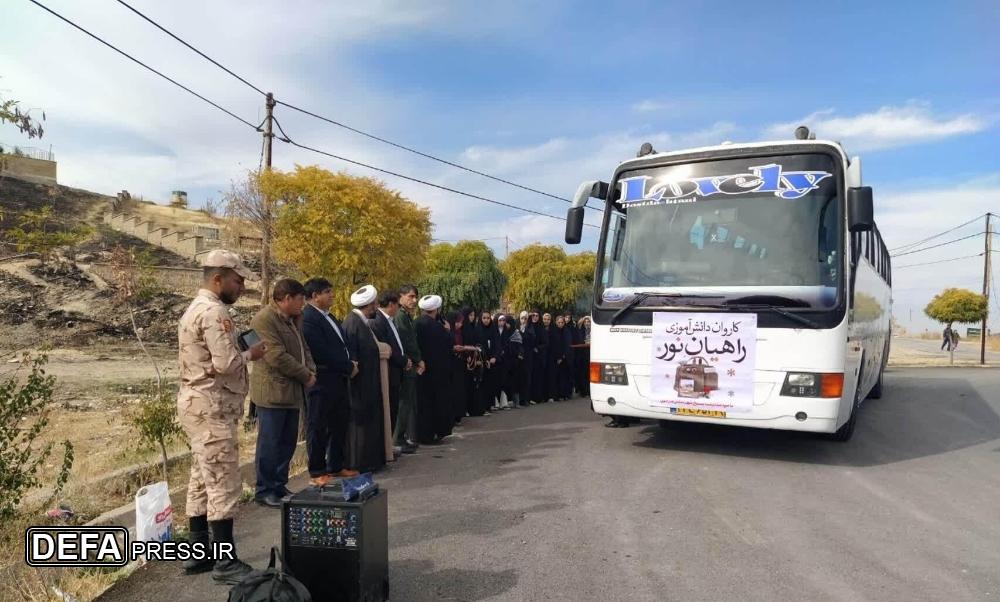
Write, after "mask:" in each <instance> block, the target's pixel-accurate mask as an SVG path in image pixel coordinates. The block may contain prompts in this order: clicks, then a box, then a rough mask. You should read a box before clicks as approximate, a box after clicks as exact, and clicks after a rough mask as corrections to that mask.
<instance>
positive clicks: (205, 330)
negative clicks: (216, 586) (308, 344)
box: [177, 250, 264, 584]
mask: <svg viewBox="0 0 1000 602" xmlns="http://www.w3.org/2000/svg"><path fill="white" fill-rule="evenodd" d="M202 268H203V270H204V282H203V285H202V289H201V290H199V291H198V296H197V297H195V299H194V301H192V302H191V305H190V306H188V308H187V311H185V312H184V315H183V316H182V317H181V320H180V323H179V324H178V329H177V331H178V342H179V355H178V360H179V364H180V378H181V385H180V392H179V393H178V395H177V414H178V418H179V419H180V423H181V426H182V427H183V428H184V430H185V432H187V435H188V437H189V438H190V440H191V480H190V482H189V483H188V495H187V515H188V517H189V525H190V530H191V538H190V541H191V543H202V544H204V545H206V547H207V545H208V543H209V535H210V534H211V540H213V541H216V542H227V543H230V544H231V543H233V514H234V513H235V509H236V503H237V501H238V500H239V496H240V492H241V490H242V481H241V479H240V472H239V448H238V438H237V433H238V425H239V422H240V418H241V417H242V415H243V401H244V399H245V397H246V394H247V390H248V380H247V364H248V363H249V362H251V361H255V360H258V359H260V358H261V357H263V355H264V345H263V344H257V345H255V346H253V347H251V348H250V349H248V350H246V351H243V352H241V351H240V349H239V345H238V344H237V333H236V330H235V329H234V327H233V320H232V317H231V316H230V314H229V309H228V308H227V305H232V304H233V303H236V300H237V299H239V297H240V295H241V294H242V293H243V287H244V279H246V278H249V277H251V276H252V273H251V272H250V270H248V269H247V268H246V266H244V265H243V261H242V260H241V259H240V257H239V255H236V254H235V253H231V252H229V251H223V250H216V251H211V252H210V253H208V254H207V255H206V256H205V258H204V260H203V261H202ZM234 549H235V548H234ZM208 570H212V578H213V579H214V580H215V581H217V582H220V583H228V584H233V583H237V582H238V581H239V580H240V579H241V578H242V577H244V576H245V575H246V574H247V573H249V572H250V570H251V568H250V566H249V565H247V564H246V563H244V562H242V561H240V560H238V559H237V558H236V555H235V553H234V554H233V558H232V559H228V560H222V559H220V560H218V561H214V560H211V559H208V560H201V561H199V560H193V559H192V560H188V561H185V563H184V571H185V573H188V574H194V573H202V572H205V571H208Z"/></svg>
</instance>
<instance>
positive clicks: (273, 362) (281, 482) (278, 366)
mask: <svg viewBox="0 0 1000 602" xmlns="http://www.w3.org/2000/svg"><path fill="white" fill-rule="evenodd" d="M305 294H306V289H305V287H304V286H302V283H300V282H299V281H297V280H292V279H291V278H285V279H282V280H279V281H277V282H276V283H274V290H273V291H272V293H271V302H270V303H268V304H267V305H265V306H264V307H262V308H261V309H260V311H258V312H257V315H255V316H254V317H253V320H251V321H250V326H251V327H252V328H253V329H254V330H255V331H256V332H257V334H258V335H259V336H260V338H261V340H262V341H264V343H265V344H266V345H267V352H266V353H265V354H264V360H263V361H262V362H260V363H259V364H258V365H257V366H256V367H255V368H254V371H253V373H252V374H251V375H250V396H251V398H252V399H253V400H254V404H256V406H257V453H256V456H255V459H254V465H255V468H256V471H257V489H256V492H255V494H254V499H255V501H256V502H257V503H258V504H261V505H264V506H269V507H272V508H280V507H281V498H283V497H284V496H286V495H289V494H290V493H291V492H290V491H289V490H288V487H287V485H288V468H289V465H290V464H291V462H292V456H293V455H294V454H295V445H296V442H297V441H298V434H299V418H300V416H299V413H300V411H301V410H302V409H304V408H305V404H306V391H307V390H308V389H310V388H312V386H313V385H315V384H316V364H315V363H313V358H312V354H310V353H309V346H308V345H306V342H305V338H304V337H303V336H302V311H303V309H304V307H305V303H306V297H305Z"/></svg>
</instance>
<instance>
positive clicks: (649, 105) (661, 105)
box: [632, 98, 674, 113]
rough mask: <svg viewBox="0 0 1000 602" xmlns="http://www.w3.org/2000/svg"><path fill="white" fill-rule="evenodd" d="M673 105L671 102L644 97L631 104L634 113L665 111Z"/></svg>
mask: <svg viewBox="0 0 1000 602" xmlns="http://www.w3.org/2000/svg"><path fill="white" fill-rule="evenodd" d="M673 107H674V103H672V102H667V101H663V100H654V99H652V98H646V99H643V100H640V101H639V102H637V103H635V104H633V105H632V110H633V111H635V112H636V113H655V112H657V111H665V110H667V109H670V108H673Z"/></svg>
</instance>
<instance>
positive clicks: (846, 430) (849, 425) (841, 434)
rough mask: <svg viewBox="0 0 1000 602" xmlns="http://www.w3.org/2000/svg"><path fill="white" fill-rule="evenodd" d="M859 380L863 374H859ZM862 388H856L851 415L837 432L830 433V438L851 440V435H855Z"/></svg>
mask: <svg viewBox="0 0 1000 602" xmlns="http://www.w3.org/2000/svg"><path fill="white" fill-rule="evenodd" d="M858 382H859V383H860V382H861V375H860V374H859V375H858ZM859 397H861V389H860V388H859V389H855V391H854V404H852V405H851V417H850V418H848V419H847V422H845V423H844V426H842V427H840V428H839V429H837V432H835V433H831V434H830V439H832V440H833V441H840V442H845V441H850V440H851V437H853V436H854V427H855V425H856V424H857V423H858V408H860V407H861V400H860V399H858V398H859Z"/></svg>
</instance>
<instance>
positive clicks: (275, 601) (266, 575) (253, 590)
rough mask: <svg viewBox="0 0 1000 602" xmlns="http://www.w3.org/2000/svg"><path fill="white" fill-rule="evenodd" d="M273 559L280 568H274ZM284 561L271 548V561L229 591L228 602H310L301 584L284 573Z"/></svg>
mask: <svg viewBox="0 0 1000 602" xmlns="http://www.w3.org/2000/svg"><path fill="white" fill-rule="evenodd" d="M275 558H280V559H281V568H280V569H277V568H275V567H274V561H275ZM284 568H285V559H284V558H281V554H280V553H279V552H278V549H277V548H271V561H270V562H268V563H267V568H266V569H264V570H263V571H254V572H252V573H250V574H249V575H247V576H246V577H244V578H243V580H242V581H240V582H239V583H237V584H236V585H234V586H233V589H231V590H229V602H312V595H310V594H309V590H307V589H306V586H304V585H302V582H301V581H299V580H298V579H296V578H295V577H292V576H291V575H289V574H288V573H286V572H285V571H284Z"/></svg>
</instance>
